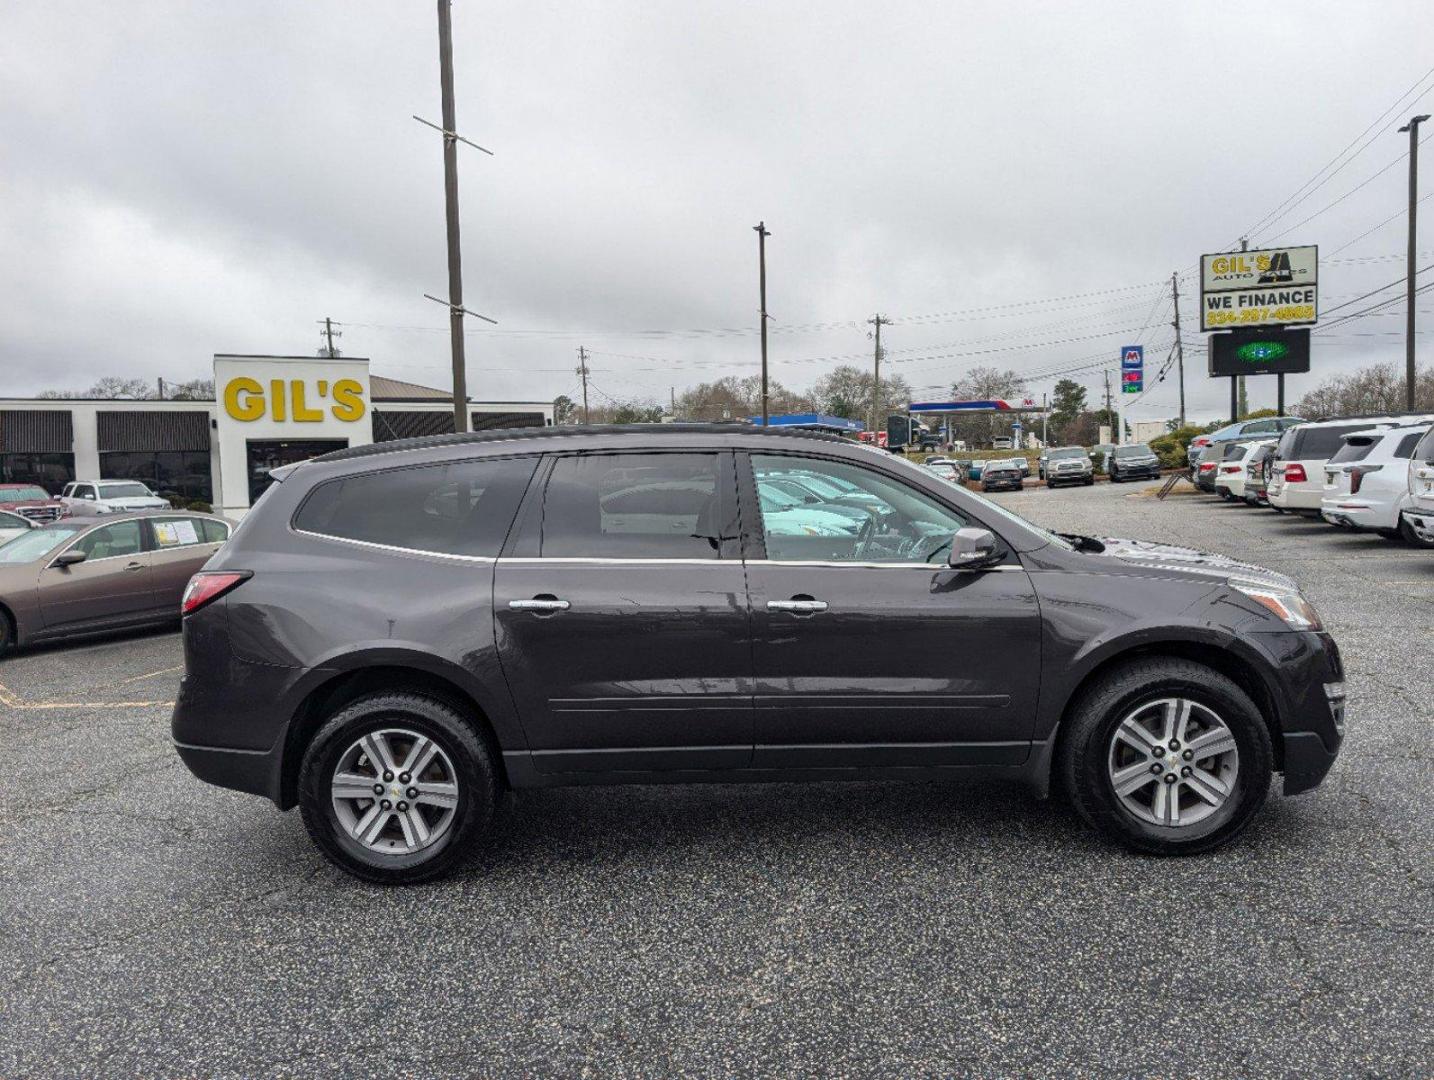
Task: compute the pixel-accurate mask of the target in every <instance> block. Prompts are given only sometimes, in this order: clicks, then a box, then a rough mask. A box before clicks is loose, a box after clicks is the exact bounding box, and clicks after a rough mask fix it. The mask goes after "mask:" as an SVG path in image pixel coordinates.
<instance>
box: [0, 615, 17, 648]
mask: <svg viewBox="0 0 1434 1080" xmlns="http://www.w3.org/2000/svg"><path fill="white" fill-rule="evenodd" d="M14 647H15V622H14V620H13V619H11V618H10V613H9V612H8V611H6V610H5V609H4V608H0V656H4V655H5V654H6V653H8V652H9V651H10V650H11V649H13V648H14Z"/></svg>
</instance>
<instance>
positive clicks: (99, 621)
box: [38, 518, 153, 630]
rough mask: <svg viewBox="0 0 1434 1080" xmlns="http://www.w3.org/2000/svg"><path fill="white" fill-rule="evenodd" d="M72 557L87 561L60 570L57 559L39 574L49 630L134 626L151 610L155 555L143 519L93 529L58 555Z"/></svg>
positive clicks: (61, 550) (118, 522)
mask: <svg viewBox="0 0 1434 1080" xmlns="http://www.w3.org/2000/svg"><path fill="white" fill-rule="evenodd" d="M68 551H79V552H83V553H84V555H85V560H84V561H83V562H77V563H74V564H72V565H69V566H60V565H56V563H55V559H54V558H53V557H52V558H51V559H50V560H49V562H48V563H46V565H45V568H44V569H43V570H41V571H40V578H39V592H38V596H39V601H40V611H41V615H42V617H43V618H44V621H45V628H46V629H47V630H53V629H59V628H63V627H78V626H82V625H91V624H92V625H94V626H103V625H107V624H111V623H114V624H119V623H125V622H132V621H135V620H137V619H140V618H142V617H143V616H144V615H145V614H146V613H147V612H148V611H149V610H150V609H151V608H152V606H153V599H152V597H151V594H150V553H149V551H148V550H147V537H146V535H145V531H144V529H143V522H141V521H140V520H139V519H138V518H130V519H128V520H126V521H114V522H110V523H109V524H107V525H100V526H97V527H96V528H93V529H90V530H89V531H88V532H86V533H85V534H84V535H82V536H79V537H76V538H75V540H74V541H73V542H72V543H70V544H67V545H66V546H65V547H63V548H61V549H60V551H59V552H57V553H56V555H57V556H58V555H60V554H63V553H65V552H68Z"/></svg>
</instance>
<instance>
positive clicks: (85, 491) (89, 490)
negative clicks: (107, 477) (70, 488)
mask: <svg viewBox="0 0 1434 1080" xmlns="http://www.w3.org/2000/svg"><path fill="white" fill-rule="evenodd" d="M94 497H95V489H94V488H93V487H91V486H90V485H89V484H76V485H75V498H77V499H93V498H94Z"/></svg>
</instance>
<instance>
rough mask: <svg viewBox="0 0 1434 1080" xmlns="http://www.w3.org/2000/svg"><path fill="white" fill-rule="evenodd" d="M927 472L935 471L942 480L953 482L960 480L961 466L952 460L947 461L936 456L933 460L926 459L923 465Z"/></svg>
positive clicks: (956, 482) (959, 481)
mask: <svg viewBox="0 0 1434 1080" xmlns="http://www.w3.org/2000/svg"><path fill="white" fill-rule="evenodd" d="M924 468H925V469H927V470H928V471H929V472H932V473H935V474H936V475H937V476H939V477H941V479H943V480H950V481H951V483H953V484H959V483H961V482H962V479H963V478H962V473H961V466H960V465H959V464H957V463H956V462H954V461H947V460H946V459H945V458H937V459H936V460H934V461H931V460H928V461H927V462H926V464H925V466H924Z"/></svg>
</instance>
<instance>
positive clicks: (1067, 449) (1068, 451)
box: [1050, 446, 1086, 458]
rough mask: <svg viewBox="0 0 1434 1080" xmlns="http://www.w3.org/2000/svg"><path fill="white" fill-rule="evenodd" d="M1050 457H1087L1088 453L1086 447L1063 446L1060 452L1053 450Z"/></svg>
mask: <svg viewBox="0 0 1434 1080" xmlns="http://www.w3.org/2000/svg"><path fill="white" fill-rule="evenodd" d="M1050 456H1051V457H1053V458H1066V457H1085V456H1086V452H1085V448H1084V447H1080V446H1062V447H1061V448H1060V449H1059V450H1052V451H1051V455H1050Z"/></svg>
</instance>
